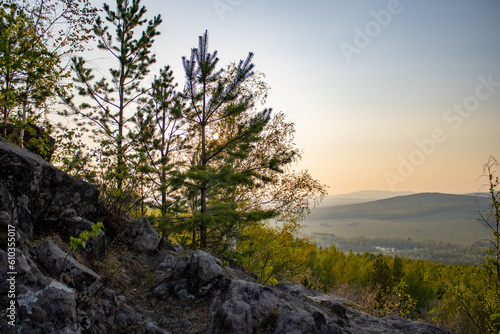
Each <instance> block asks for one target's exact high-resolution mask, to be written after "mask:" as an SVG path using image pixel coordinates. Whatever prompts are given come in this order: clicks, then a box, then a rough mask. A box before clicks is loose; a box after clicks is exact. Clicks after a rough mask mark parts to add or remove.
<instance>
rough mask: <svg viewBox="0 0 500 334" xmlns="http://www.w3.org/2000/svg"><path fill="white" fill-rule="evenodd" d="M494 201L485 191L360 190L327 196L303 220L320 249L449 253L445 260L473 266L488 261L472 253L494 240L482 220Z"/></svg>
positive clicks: (415, 254) (412, 254)
mask: <svg viewBox="0 0 500 334" xmlns="http://www.w3.org/2000/svg"><path fill="white" fill-rule="evenodd" d="M490 203H491V200H490V199H489V198H488V197H487V194H486V193H476V194H464V195H456V194H442V193H413V192H397V193H393V192H387V191H360V192H355V193H349V194H344V195H334V196H327V197H326V198H325V200H324V202H323V203H322V204H321V205H320V206H318V207H317V208H316V209H314V210H313V212H312V213H311V215H310V216H309V217H308V218H307V219H306V220H305V221H304V225H305V228H304V232H305V233H306V234H308V235H311V236H312V237H313V240H314V241H315V242H316V243H317V245H318V246H320V247H329V246H330V245H331V244H334V245H335V247H337V248H338V249H342V250H344V251H346V252H348V251H349V250H350V249H352V250H353V251H354V252H365V251H371V252H375V253H388V254H398V255H399V256H407V257H418V258H429V259H431V260H432V259H433V258H432V256H431V255H432V254H431V253H433V252H436V251H437V252H448V253H450V254H448V255H447V256H445V257H446V258H447V257H449V259H448V260H449V261H450V262H454V263H455V262H469V261H471V262H472V259H474V260H477V259H478V258H477V256H475V255H474V254H475V253H477V254H478V256H479V259H481V258H482V257H483V256H482V255H480V252H478V250H474V249H473V248H480V247H478V246H479V243H478V241H480V240H483V239H486V238H490V237H491V231H490V230H489V229H487V228H486V226H485V223H484V222H482V221H481V219H480V218H481V216H480V212H483V213H484V212H486V211H487V210H488V208H489V204H490ZM473 246H475V247H473ZM451 253H453V254H451ZM463 256H466V257H467V258H462V257H463ZM435 260H436V261H443V257H442V256H440V257H437V258H435ZM445 261H446V259H445Z"/></svg>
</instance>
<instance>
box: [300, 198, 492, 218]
mask: <svg viewBox="0 0 500 334" xmlns="http://www.w3.org/2000/svg"><path fill="white" fill-rule="evenodd" d="M360 195H363V194H360ZM361 197H362V196H360V197H359V198H360V199H361ZM328 204H330V205H328ZM489 204H490V200H489V199H488V198H486V197H484V196H475V195H452V194H442V193H419V194H412V195H405V196H396V197H391V198H386V199H381V200H376V201H370V202H365V203H357V204H349V205H335V204H332V202H330V203H328V202H325V204H324V205H322V206H320V207H318V208H316V209H315V210H314V211H313V213H312V214H311V215H310V216H309V217H308V219H307V220H329V219H345V218H368V219H378V220H389V219H404V218H414V217H420V216H426V215H431V214H436V213H443V212H467V213H476V212H478V211H479V210H485V209H487V208H488V206H489Z"/></svg>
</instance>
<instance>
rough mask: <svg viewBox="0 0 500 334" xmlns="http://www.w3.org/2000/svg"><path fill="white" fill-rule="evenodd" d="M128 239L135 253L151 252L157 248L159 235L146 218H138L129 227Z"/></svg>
mask: <svg viewBox="0 0 500 334" xmlns="http://www.w3.org/2000/svg"><path fill="white" fill-rule="evenodd" d="M129 239H130V241H131V242H132V247H133V248H134V250H135V251H137V252H153V251H155V250H156V249H157V248H158V244H159V243H160V240H161V238H160V235H159V234H158V232H156V230H155V229H154V228H153V226H151V224H150V223H149V221H148V220H147V219H146V218H144V217H143V218H139V219H137V220H136V221H134V222H132V224H131V225H130V231H129Z"/></svg>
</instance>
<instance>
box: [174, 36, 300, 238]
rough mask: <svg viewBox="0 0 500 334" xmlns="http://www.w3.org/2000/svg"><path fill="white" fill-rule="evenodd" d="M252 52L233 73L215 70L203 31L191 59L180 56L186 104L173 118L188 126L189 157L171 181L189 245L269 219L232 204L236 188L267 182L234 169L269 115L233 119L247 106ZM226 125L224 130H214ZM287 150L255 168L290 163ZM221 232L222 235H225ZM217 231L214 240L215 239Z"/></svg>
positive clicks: (268, 212) (263, 212) (265, 212)
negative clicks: (180, 194)
mask: <svg viewBox="0 0 500 334" xmlns="http://www.w3.org/2000/svg"><path fill="white" fill-rule="evenodd" d="M252 58H253V54H252V53H249V55H248V57H247V58H246V60H244V61H243V60H241V61H240V62H239V64H238V66H237V67H236V68H235V70H234V73H232V74H231V75H225V74H224V72H223V70H221V69H217V63H218V60H219V59H218V58H217V51H215V52H214V53H213V54H212V53H210V52H209V50H208V33H207V32H205V34H204V35H203V36H200V37H199V45H198V48H193V49H192V51H191V57H190V58H189V59H187V58H186V57H184V58H183V65H184V70H185V73H186V81H187V82H186V86H185V88H184V92H183V94H182V95H183V98H184V99H185V101H186V104H187V106H186V108H185V109H183V110H182V111H181V113H180V114H179V117H181V118H182V119H184V120H185V121H186V122H187V123H188V124H189V131H190V133H191V134H192V140H191V141H190V142H187V143H185V145H184V147H185V148H186V150H185V152H186V153H185V154H187V155H188V156H190V157H191V158H189V160H187V162H188V165H186V166H185V167H184V169H183V170H181V171H180V172H179V173H178V174H177V175H176V177H174V178H173V181H174V183H175V185H176V186H177V187H178V188H180V189H182V190H183V191H184V194H185V196H186V198H187V199H188V201H189V203H190V208H191V213H192V217H191V219H190V222H189V223H190V226H191V229H192V232H193V237H192V242H193V245H196V244H197V240H198V236H197V234H196V231H198V232H199V243H200V246H201V247H203V248H205V247H207V246H208V245H209V232H211V231H212V232H213V231H217V230H219V231H220V230H221V229H220V227H221V226H223V225H226V226H227V228H224V229H223V230H226V231H229V230H231V227H233V226H236V225H237V224H239V223H241V222H250V221H253V222H256V221H259V220H262V219H266V218H271V217H273V216H274V215H275V214H276V213H275V212H274V210H272V209H266V208H264V207H255V208H253V209H252V210H244V209H243V207H242V206H243V203H238V201H237V197H238V195H239V193H238V191H237V190H238V189H239V188H241V187H244V186H248V185H251V184H255V183H256V182H258V180H260V181H263V182H268V181H271V179H269V178H267V177H265V175H263V174H261V173H259V171H258V169H256V168H239V166H238V162H239V161H244V160H245V159H246V158H248V157H249V156H250V155H251V153H252V152H253V151H254V150H255V149H256V146H257V145H258V144H259V142H261V141H262V139H263V137H262V134H263V131H264V129H265V127H266V125H267V124H268V123H269V120H270V119H271V116H270V115H271V110H270V109H265V110H263V111H261V112H256V113H253V114H252V116H251V117H246V118H244V119H243V120H242V119H241V118H239V116H241V115H242V114H244V113H248V112H249V111H250V110H251V109H252V108H253V97H252V95H251V94H247V91H245V90H244V89H242V86H243V85H244V83H245V82H246V81H247V80H248V79H249V78H250V77H251V76H252V75H253V74H254V72H253V71H252V69H253V68H254V64H253V63H252V62H251V61H252ZM222 128H226V130H227V131H225V132H224V133H218V132H217V131H218V130H219V129H222ZM291 154H293V153H290V154H284V155H282V156H274V157H273V159H270V160H262V161H261V162H260V163H261V166H260V167H261V168H263V169H265V168H275V169H277V168H278V166H279V165H281V164H283V163H287V162H290V159H291ZM226 234H227V233H226ZM221 237H224V235H222V236H221V235H219V236H218V239H214V240H213V241H214V242H219V241H220V238H221Z"/></svg>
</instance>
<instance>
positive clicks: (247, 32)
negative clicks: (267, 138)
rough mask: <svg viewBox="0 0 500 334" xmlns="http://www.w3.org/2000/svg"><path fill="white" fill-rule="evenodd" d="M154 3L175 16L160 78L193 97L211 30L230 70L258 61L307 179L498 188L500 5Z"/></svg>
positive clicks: (335, 189) (150, 5) (332, 186)
mask: <svg viewBox="0 0 500 334" xmlns="http://www.w3.org/2000/svg"><path fill="white" fill-rule="evenodd" d="M92 3H93V4H94V5H95V6H98V7H100V6H101V5H100V4H102V1H92ZM108 3H109V4H110V5H111V7H112V8H113V7H114V3H113V2H112V1H108ZM141 4H142V5H144V6H145V7H146V9H147V10H148V13H147V15H148V17H152V16H153V15H157V14H161V16H162V19H163V23H162V24H161V26H160V28H159V30H160V31H161V35H160V36H158V37H157V38H156V42H155V44H154V47H153V49H154V51H155V53H156V55H157V56H156V57H157V63H156V64H155V65H154V66H153V68H152V73H157V72H158V71H159V69H160V68H162V67H163V66H165V65H170V66H171V67H172V69H173V71H174V76H175V77H176V81H177V82H178V83H179V85H180V86H182V85H183V83H184V73H183V69H182V64H181V57H182V56H189V54H190V50H191V48H193V47H196V46H197V43H198V36H200V35H202V34H203V33H204V32H205V30H208V33H209V43H210V47H211V49H212V50H217V51H218V56H219V58H220V61H219V65H220V66H221V67H225V66H226V65H227V64H229V63H230V62H234V61H238V60H239V59H245V58H246V56H247V55H248V52H253V53H254V54H255V56H254V58H253V62H254V64H255V67H256V70H257V71H259V72H262V73H264V74H265V75H266V78H265V81H266V82H267V83H268V84H269V86H270V87H271V90H270V92H269V97H268V100H267V103H266V107H270V108H273V110H274V111H275V112H277V111H283V112H284V113H285V114H286V117H287V120H289V121H291V122H294V124H295V130H296V135H295V143H296V145H297V147H298V148H300V149H301V150H302V151H303V159H302V161H301V162H300V163H299V164H298V165H297V166H296V168H297V169H308V170H309V172H310V173H311V175H312V176H313V177H314V178H316V179H318V180H319V181H320V182H322V183H324V184H326V185H327V186H328V187H329V188H328V192H329V193H330V194H342V193H349V192H355V191H360V190H386V191H416V192H447V193H468V192H475V191H479V190H485V189H484V188H481V186H482V185H483V184H484V182H485V179H479V180H478V177H479V176H481V174H482V173H483V164H484V163H486V162H487V160H488V157H489V156H491V155H493V156H496V157H497V158H499V159H500V2H498V1H497V0H484V1H483V0H476V1H472V0H467V1H466V0H413V1H412V0H400V1H398V0H383V1H378V0H377V1H375V0H363V1H354V0H321V1H319V0H318V1H295V0H287V1H285V0H274V1H270V0H267V1H264V0H181V1H179V0H177V1H170V0H142V2H141Z"/></svg>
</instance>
